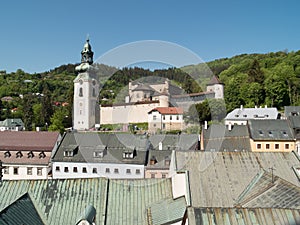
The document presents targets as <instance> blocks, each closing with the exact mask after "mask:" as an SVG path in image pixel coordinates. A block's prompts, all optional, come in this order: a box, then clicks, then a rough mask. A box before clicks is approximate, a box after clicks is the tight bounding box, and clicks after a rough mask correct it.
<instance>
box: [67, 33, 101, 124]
mask: <svg viewBox="0 0 300 225" xmlns="http://www.w3.org/2000/svg"><path fill="white" fill-rule="evenodd" d="M93 56H94V53H93V51H92V47H91V45H90V43H89V39H87V40H86V43H85V44H84V46H83V50H82V51H81V64H80V65H79V66H77V67H76V68H75V70H76V71H77V72H78V75H77V77H76V78H75V79H74V81H73V82H74V100H73V128H74V129H75V130H89V129H91V128H94V127H95V124H96V114H97V112H98V111H99V110H98V107H99V104H98V95H99V81H98V77H97V74H96V70H95V68H94V67H93V65H92V64H93Z"/></svg>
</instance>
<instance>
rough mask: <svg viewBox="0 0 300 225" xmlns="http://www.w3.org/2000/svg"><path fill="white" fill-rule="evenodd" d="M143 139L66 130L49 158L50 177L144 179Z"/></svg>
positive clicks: (123, 135)
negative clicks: (68, 131)
mask: <svg viewBox="0 0 300 225" xmlns="http://www.w3.org/2000/svg"><path fill="white" fill-rule="evenodd" d="M146 142H147V139H145V138H139V137H137V136H133V135H130V134H103V133H102V134H100V133H67V134H66V135H65V136H64V138H63V140H62V143H61V145H60V146H59V148H58V150H57V151H56V153H55V155H54V156H53V158H52V173H53V178H54V179H59V178H63V179H64V178H92V177H107V178H115V179H119V178H121V179H139V178H144V167H145V164H146V163H145V162H146V156H147V151H146Z"/></svg>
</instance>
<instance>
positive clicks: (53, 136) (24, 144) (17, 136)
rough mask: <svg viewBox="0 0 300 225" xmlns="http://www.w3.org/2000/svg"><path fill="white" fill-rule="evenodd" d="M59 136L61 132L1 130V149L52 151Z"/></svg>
mask: <svg viewBox="0 0 300 225" xmlns="http://www.w3.org/2000/svg"><path fill="white" fill-rule="evenodd" d="M59 137H60V134H59V132H44V131H43V132H35V131H18V132H0V149H1V150H11V151H19V150H33V151H36V150H43V151H52V149H53V148H54V146H55V144H56V142H57V141H59V139H58V138H59Z"/></svg>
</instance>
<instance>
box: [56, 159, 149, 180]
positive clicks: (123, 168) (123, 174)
mask: <svg viewBox="0 0 300 225" xmlns="http://www.w3.org/2000/svg"><path fill="white" fill-rule="evenodd" d="M57 167H59V171H58V170H57ZM74 167H77V171H78V172H73V168H74ZM65 168H68V172H65ZM83 168H86V170H87V173H83ZM93 168H96V169H97V173H93ZM106 168H109V170H110V172H109V173H107V172H106ZM115 169H118V173H115V172H114V171H115ZM127 169H130V172H131V173H127ZM136 170H140V173H136ZM52 174H53V179H60V178H95V177H107V178H115V179H141V178H144V165H133V164H113V163H77V162H53V163H52Z"/></svg>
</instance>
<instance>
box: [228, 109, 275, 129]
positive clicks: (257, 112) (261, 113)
mask: <svg viewBox="0 0 300 225" xmlns="http://www.w3.org/2000/svg"><path fill="white" fill-rule="evenodd" d="M250 119H254V120H272V119H278V110H277V108H268V107H267V106H265V107H264V108H257V107H255V108H244V107H243V106H241V107H240V108H237V109H234V110H233V111H232V112H230V113H228V114H227V116H226V117H225V125H229V124H231V125H246V124H247V122H248V120H250Z"/></svg>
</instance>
